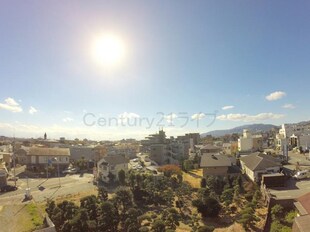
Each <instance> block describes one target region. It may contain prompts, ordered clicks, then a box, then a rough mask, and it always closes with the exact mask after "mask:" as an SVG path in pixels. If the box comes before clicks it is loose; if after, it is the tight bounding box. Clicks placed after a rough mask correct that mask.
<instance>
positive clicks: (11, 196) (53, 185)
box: [0, 174, 96, 205]
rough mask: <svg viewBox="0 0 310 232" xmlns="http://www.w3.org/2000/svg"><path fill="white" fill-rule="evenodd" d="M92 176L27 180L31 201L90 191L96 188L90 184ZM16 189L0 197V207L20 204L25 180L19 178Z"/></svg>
mask: <svg viewBox="0 0 310 232" xmlns="http://www.w3.org/2000/svg"><path fill="white" fill-rule="evenodd" d="M92 181H93V175H92V174H84V175H83V176H80V174H75V175H67V176H65V177H60V186H59V178H57V177H55V178H49V179H46V178H45V179H44V178H38V179H30V178H29V179H28V184H29V188H30V190H31V194H32V196H33V199H34V200H35V201H36V202H40V201H44V200H46V199H47V198H56V197H59V196H64V195H67V194H76V193H80V192H84V191H89V190H90V189H93V188H96V186H95V185H93V183H92ZM9 184H10V185H14V181H10V182H9ZM17 187H18V189H17V190H16V191H13V192H6V193H2V194H1V195H0V205H10V204H12V203H18V202H20V203H21V202H22V201H23V199H24V194H25V190H26V188H27V179H26V178H21V179H19V180H18V181H17Z"/></svg>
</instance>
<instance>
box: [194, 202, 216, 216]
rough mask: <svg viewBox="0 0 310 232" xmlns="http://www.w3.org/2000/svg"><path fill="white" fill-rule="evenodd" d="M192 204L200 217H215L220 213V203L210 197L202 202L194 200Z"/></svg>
mask: <svg viewBox="0 0 310 232" xmlns="http://www.w3.org/2000/svg"><path fill="white" fill-rule="evenodd" d="M192 204H193V206H194V207H196V208H197V210H198V212H199V213H200V214H201V215H202V217H217V216H218V215H219V213H220V211H221V205H220V203H219V202H218V201H217V200H216V199H214V198H211V197H209V198H207V199H205V200H204V201H202V200H200V199H196V200H194V201H192Z"/></svg>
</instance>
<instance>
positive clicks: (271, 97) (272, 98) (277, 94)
mask: <svg viewBox="0 0 310 232" xmlns="http://www.w3.org/2000/svg"><path fill="white" fill-rule="evenodd" d="M285 96H286V93H285V92H283V91H276V92H273V93H270V94H269V95H267V96H266V99H267V100H268V101H276V100H279V99H281V98H283V97H285Z"/></svg>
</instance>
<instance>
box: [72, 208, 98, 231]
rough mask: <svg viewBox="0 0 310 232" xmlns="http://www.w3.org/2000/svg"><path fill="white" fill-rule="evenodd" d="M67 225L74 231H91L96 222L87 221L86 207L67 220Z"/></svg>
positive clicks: (94, 228)
mask: <svg viewBox="0 0 310 232" xmlns="http://www.w3.org/2000/svg"><path fill="white" fill-rule="evenodd" d="M93 224H94V225H93ZM69 227H71V231H75V232H78V231H79V232H84V231H92V230H96V222H94V223H91V221H89V218H88V213H87V209H80V210H79V211H78V213H77V214H76V215H75V216H74V217H73V218H72V220H70V221H69Z"/></svg>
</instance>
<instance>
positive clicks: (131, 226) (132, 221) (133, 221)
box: [124, 208, 141, 232]
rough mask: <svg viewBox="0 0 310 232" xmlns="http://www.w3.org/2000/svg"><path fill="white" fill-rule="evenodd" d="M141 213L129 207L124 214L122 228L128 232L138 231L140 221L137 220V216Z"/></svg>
mask: <svg viewBox="0 0 310 232" xmlns="http://www.w3.org/2000/svg"><path fill="white" fill-rule="evenodd" d="M140 215H141V211H140V210H137V209H135V208H130V209H129V210H128V212H127V214H126V220H125V223H124V229H125V231H128V232H135V231H138V230H139V228H140V226H141V223H140V221H139V216H140Z"/></svg>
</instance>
